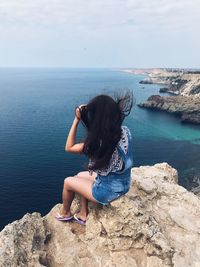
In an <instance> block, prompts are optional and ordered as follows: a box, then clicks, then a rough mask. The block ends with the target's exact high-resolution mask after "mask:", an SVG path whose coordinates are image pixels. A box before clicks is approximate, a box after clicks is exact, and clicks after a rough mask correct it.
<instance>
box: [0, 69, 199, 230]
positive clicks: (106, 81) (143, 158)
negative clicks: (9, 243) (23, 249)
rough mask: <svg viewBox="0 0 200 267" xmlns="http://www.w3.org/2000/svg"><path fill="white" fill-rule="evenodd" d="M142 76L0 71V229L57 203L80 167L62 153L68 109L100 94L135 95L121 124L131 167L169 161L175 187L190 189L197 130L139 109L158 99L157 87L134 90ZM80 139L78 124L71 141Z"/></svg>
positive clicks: (81, 159)
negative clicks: (129, 143)
mask: <svg viewBox="0 0 200 267" xmlns="http://www.w3.org/2000/svg"><path fill="white" fill-rule="evenodd" d="M144 77H145V76H143V75H132V74H128V73H125V72H120V71H117V70H110V69H59V68H57V69H0V190H1V193H0V229H2V228H3V227H4V226H5V225H6V224H8V223H10V222H12V221H13V220H16V219H20V218H21V217H22V216H23V215H24V214H25V213H27V212H30V213H31V212H34V211H38V212H41V213H42V215H45V214H46V213H48V212H49V210H50V209H51V208H52V207H53V206H54V205H55V204H56V203H58V202H61V192H62V186H63V180H64V178H65V177H67V176H72V175H74V174H76V173H77V172H79V171H81V170H83V168H84V164H85V163H86V158H85V157H84V156H80V155H74V154H69V153H66V152H65V151H64V146H65V141H66V137H67V134H68V131H69V129H70V126H71V123H72V120H73V116H74V108H75V106H76V105H80V104H82V103H87V102H88V101H89V100H90V99H91V98H92V97H93V96H95V95H97V94H100V93H109V94H111V95H112V94H113V93H114V92H115V91H117V90H119V89H126V88H129V89H132V90H133V92H134V96H135V99H136V105H135V106H134V108H133V109H132V112H131V114H130V115H129V117H127V118H126V119H125V121H124V124H126V125H127V126H128V127H129V128H130V129H131V132H132V136H133V151H134V159H133V160H134V166H140V165H153V164H155V163H159V162H168V163H169V164H170V165H172V166H173V167H174V168H176V169H177V170H178V172H179V184H180V185H183V186H184V187H186V188H188V189H191V187H192V186H194V185H195V179H197V178H198V177H200V157H199V155H200V127H199V126H195V125H191V124H182V123H181V122H180V120H179V118H178V117H175V116H172V115H169V114H167V113H163V112H156V111H151V110H147V109H142V108H139V107H137V103H139V102H142V101H144V100H146V99H147V98H148V97H149V96H150V95H152V94H159V88H160V86H158V85H142V84H139V81H140V80H141V79H143V78H144ZM162 95H163V94H162ZM165 95H166V94H165ZM84 134H85V131H84V128H83V126H82V125H81V124H80V126H79V128H78V133H77V140H80V139H81V138H83V137H84Z"/></svg>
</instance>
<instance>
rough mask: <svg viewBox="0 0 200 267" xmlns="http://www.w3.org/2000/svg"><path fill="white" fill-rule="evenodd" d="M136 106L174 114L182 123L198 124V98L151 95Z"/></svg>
mask: <svg viewBox="0 0 200 267" xmlns="http://www.w3.org/2000/svg"><path fill="white" fill-rule="evenodd" d="M138 106H139V107H145V108H150V109H155V110H162V111H166V112H169V113H174V114H176V115H179V116H180V118H181V121H182V122H190V123H195V124H200V97H194V96H187V97H186V96H182V95H177V96H164V97H161V96H160V95H152V96H150V97H149V98H148V99H147V101H145V102H143V103H140V104H138Z"/></svg>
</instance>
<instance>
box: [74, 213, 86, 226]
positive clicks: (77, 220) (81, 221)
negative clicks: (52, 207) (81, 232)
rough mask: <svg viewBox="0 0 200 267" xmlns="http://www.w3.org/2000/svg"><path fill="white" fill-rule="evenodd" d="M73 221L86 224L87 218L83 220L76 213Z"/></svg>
mask: <svg viewBox="0 0 200 267" xmlns="http://www.w3.org/2000/svg"><path fill="white" fill-rule="evenodd" d="M73 221H74V222H76V223H78V224H80V225H86V220H82V219H81V218H78V217H77V216H76V215H75V214H74V216H73Z"/></svg>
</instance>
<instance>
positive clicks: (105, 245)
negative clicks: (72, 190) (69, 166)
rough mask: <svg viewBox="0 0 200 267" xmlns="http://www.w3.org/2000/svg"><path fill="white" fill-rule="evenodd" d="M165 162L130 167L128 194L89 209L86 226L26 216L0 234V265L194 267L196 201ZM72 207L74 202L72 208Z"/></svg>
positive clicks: (198, 241) (199, 254)
mask: <svg viewBox="0 0 200 267" xmlns="http://www.w3.org/2000/svg"><path fill="white" fill-rule="evenodd" d="M177 180H178V174H177V171H176V170H175V169H173V168H172V167H171V166H169V165H168V164H167V163H161V164H156V165H154V166H141V167H139V168H133V169H132V185H131V189H130V191H129V192H128V193H127V194H126V195H124V196H123V197H121V198H119V199H118V200H116V201H113V202H112V203H111V204H109V205H107V206H101V205H94V204H93V205H92V204H91V205H90V213H89V217H88V220H87V224H86V226H85V227H84V226H80V225H78V224H75V223H72V222H70V223H69V222H68V223H64V222H59V221H57V220H55V219H54V214H55V212H56V211H57V210H59V208H60V204H58V205H56V206H55V207H54V208H53V209H52V210H51V211H50V212H49V214H47V215H46V216H45V217H41V215H40V214H39V213H33V214H26V215H25V216H24V217H23V218H22V219H21V220H19V221H15V222H13V223H12V224H9V225H7V226H6V227H5V228H4V229H3V230H2V232H1V233H0V266H4V267H9V266H10V267H11V266H12V267H14V266H20V267H21V266H36V267H37V266H52V267H64V266H73V267H74V266H92V267H93V266H94V267H95V266H124V267H127V266H132V267H171V266H174V267H189V266H191V267H199V266H200V250H199V246H200V199H199V198H198V197H197V196H195V195H194V194H193V193H191V192H188V191H187V190H186V189H184V188H183V187H181V186H179V185H178V184H177ZM77 208H78V201H77V200H76V201H75V203H74V205H73V210H74V211H75V210H76V209H77Z"/></svg>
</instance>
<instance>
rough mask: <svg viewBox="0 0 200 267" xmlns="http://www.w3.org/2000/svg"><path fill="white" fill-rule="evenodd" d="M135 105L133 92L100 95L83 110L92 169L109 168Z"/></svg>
mask: <svg viewBox="0 0 200 267" xmlns="http://www.w3.org/2000/svg"><path fill="white" fill-rule="evenodd" d="M132 106H133V93H132V92H130V91H126V92H124V93H121V94H118V95H117V94H116V95H115V96H114V99H113V98H112V97H110V96H108V95H104V94H102V95H98V96H96V97H94V98H93V99H92V100H90V102H89V103H88V104H87V105H86V106H85V107H84V108H82V109H81V121H82V123H83V125H84V126H85V127H86V129H87V136H86V139H85V142H84V149H83V153H84V154H85V155H86V156H87V157H88V158H89V159H91V162H92V164H90V165H89V166H88V169H89V170H93V171H95V170H101V169H104V168H106V167H108V165H109V163H110V159H111V157H112V154H113V152H114V150H115V147H116V145H117V143H118V142H119V140H120V138H121V134H122V131H121V125H122V122H123V120H124V118H125V117H126V116H128V115H129V113H130V111H131V108H132Z"/></svg>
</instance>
